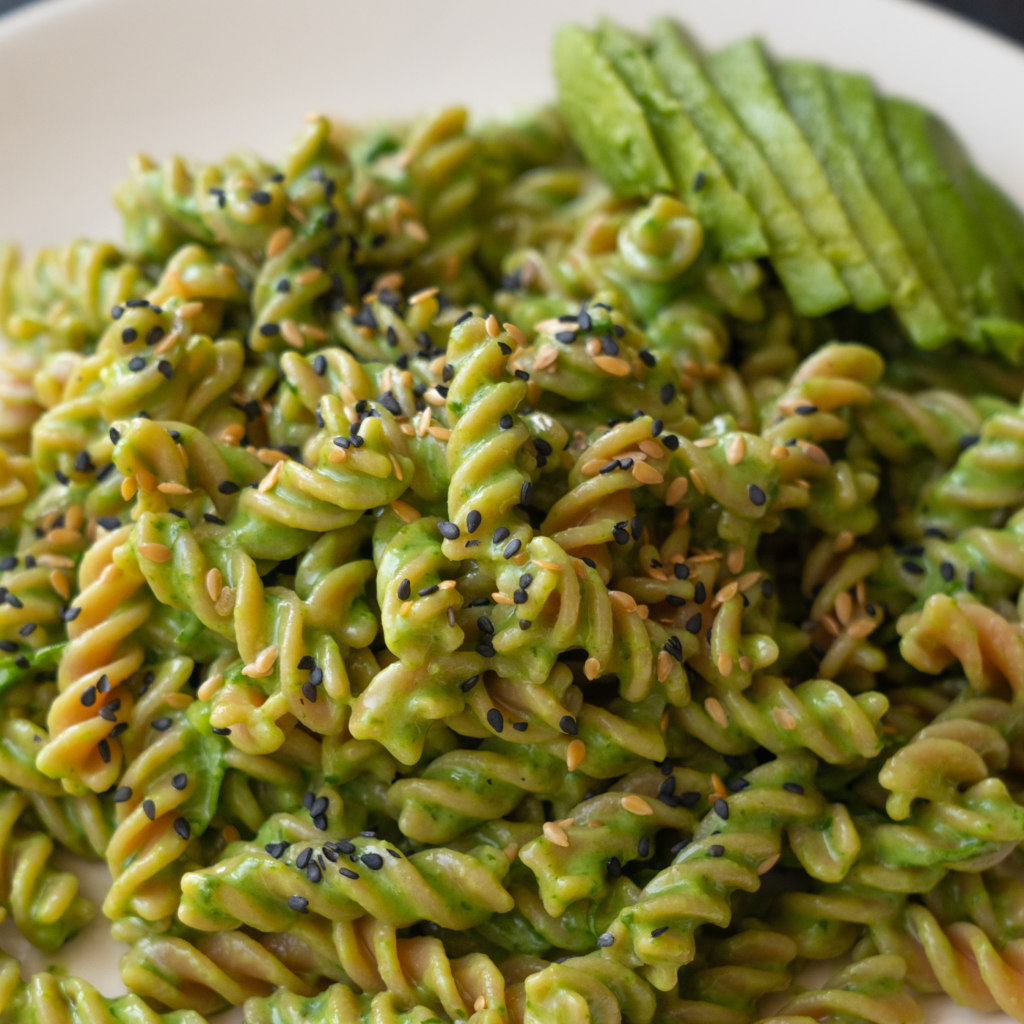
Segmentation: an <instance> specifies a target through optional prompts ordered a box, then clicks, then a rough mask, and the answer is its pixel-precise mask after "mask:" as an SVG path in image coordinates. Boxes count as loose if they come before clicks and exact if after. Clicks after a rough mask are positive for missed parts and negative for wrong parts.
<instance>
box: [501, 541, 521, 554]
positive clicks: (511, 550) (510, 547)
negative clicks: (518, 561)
mask: <svg viewBox="0 0 1024 1024" xmlns="http://www.w3.org/2000/svg"><path fill="white" fill-rule="evenodd" d="M522 546H523V542H522V541H521V540H520V539H519V538H518V537H514V538H513V539H512V540H510V541H509V542H508V543H507V544H506V545H505V549H504V550H503V551H502V556H503V557H505V558H512V557H514V556H515V555H517V554H519V549H520V548H521V547H522Z"/></svg>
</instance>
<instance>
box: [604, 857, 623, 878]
mask: <svg viewBox="0 0 1024 1024" xmlns="http://www.w3.org/2000/svg"><path fill="white" fill-rule="evenodd" d="M604 867H605V870H606V871H607V872H608V877H609V878H619V877H621V875H622V864H621V863H620V862H619V858H618V857H609V858H608V859H607V860H606V861H605V862H604Z"/></svg>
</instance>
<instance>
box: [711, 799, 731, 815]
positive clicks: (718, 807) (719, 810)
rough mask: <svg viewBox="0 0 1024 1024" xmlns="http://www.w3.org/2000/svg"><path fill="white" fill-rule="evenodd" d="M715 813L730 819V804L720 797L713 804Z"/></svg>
mask: <svg viewBox="0 0 1024 1024" xmlns="http://www.w3.org/2000/svg"><path fill="white" fill-rule="evenodd" d="M711 806H712V808H713V809H714V812H715V814H717V815H718V816H719V817H720V818H721V819H722V820H723V821H728V820H729V805H728V804H727V803H726V802H725V801H724V800H723V799H721V797H719V799H717V800H716V801H715V802H714V803H713V804H712V805H711Z"/></svg>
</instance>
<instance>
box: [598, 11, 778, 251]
mask: <svg viewBox="0 0 1024 1024" xmlns="http://www.w3.org/2000/svg"><path fill="white" fill-rule="evenodd" d="M597 45H598V48H599V50H600V52H601V53H602V54H603V55H604V56H605V57H606V58H607V59H608V60H609V61H610V62H611V64H612V66H613V67H614V69H615V71H616V73H617V74H618V76H619V78H620V79H622V81H623V82H624V83H625V84H626V86H627V87H628V89H629V90H630V92H631V93H632V94H633V97H634V98H635V99H636V101H637V102H638V103H639V104H640V106H641V107H643V110H644V114H645V115H646V117H647V124H648V126H649V127H650V129H651V133H652V135H653V136H654V138H655V140H656V142H657V143H658V146H659V148H660V150H661V153H662V156H663V157H664V160H665V164H666V166H667V167H668V169H669V172H670V173H671V175H672V177H673V179H674V180H675V184H676V190H677V191H678V192H679V194H680V196H682V198H683V200H684V202H685V203H686V205H687V206H689V207H690V209H691V210H693V212H694V213H695V214H696V216H697V219H698V220H699V221H700V223H701V226H702V227H703V228H704V231H705V233H706V235H707V237H708V238H709V239H710V240H711V242H712V244H713V246H714V248H715V249H716V250H717V251H719V252H720V253H721V255H722V258H723V259H725V260H727V261H729V262H739V261H740V260H748V259H757V258H758V257H760V256H767V255H768V242H767V241H766V239H765V237H764V232H763V231H762V230H761V221H760V220H759V219H758V216H757V214H756V213H754V211H753V210H752V209H751V208H750V204H749V203H748V202H747V200H746V199H745V198H744V197H743V196H741V195H740V194H739V192H737V191H736V190H735V189H734V188H733V187H732V185H731V184H730V183H729V179H728V178H727V177H726V175H725V172H724V171H723V170H722V167H721V165H720V164H719V162H718V161H717V160H716V159H715V157H714V154H713V153H712V152H711V150H710V149H708V147H707V145H706V144H705V142H704V140H703V139H702V138H701V137H700V133H699V132H698V131H697V129H696V128H694V126H693V124H692V123H691V121H690V119H689V118H688V117H687V116H686V114H685V113H683V108H682V107H681V106H680V104H679V101H678V100H676V99H674V98H673V97H672V96H670V95H669V93H668V92H667V90H666V89H665V86H664V85H663V84H662V82H661V80H660V79H659V78H658V73H657V72H656V71H655V70H654V68H653V67H652V65H651V62H650V61H649V60H648V59H647V56H646V54H645V53H644V52H643V48H642V46H641V44H640V43H638V41H637V40H636V39H635V38H634V37H633V36H632V35H631V34H630V33H628V32H626V31H625V30H623V29H621V28H619V27H618V26H617V25H614V24H612V23H611V22H610V21H608V20H607V19H605V20H603V21H602V22H601V24H600V25H599V26H598V30H597Z"/></svg>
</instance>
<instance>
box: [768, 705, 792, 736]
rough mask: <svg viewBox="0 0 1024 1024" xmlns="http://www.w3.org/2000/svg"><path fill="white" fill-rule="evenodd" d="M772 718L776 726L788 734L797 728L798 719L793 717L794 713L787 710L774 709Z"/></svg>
mask: <svg viewBox="0 0 1024 1024" xmlns="http://www.w3.org/2000/svg"><path fill="white" fill-rule="evenodd" d="M772 718H774V719H775V721H776V724H777V725H778V726H779V728H780V729H785V730H786V731H787V732H790V731H792V730H793V729H795V728H796V719H795V718H794V717H793V715H792V713H791V712H789V711H787V710H786V709H785V708H780V707H774V708H772Z"/></svg>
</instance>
